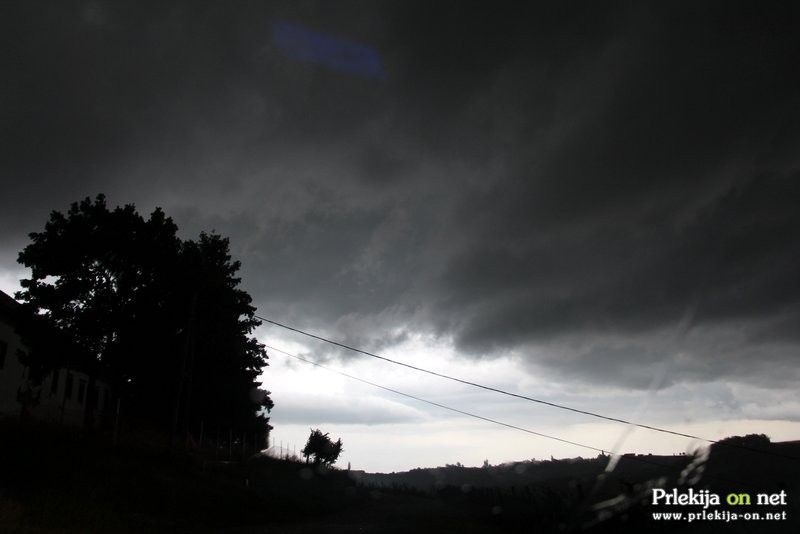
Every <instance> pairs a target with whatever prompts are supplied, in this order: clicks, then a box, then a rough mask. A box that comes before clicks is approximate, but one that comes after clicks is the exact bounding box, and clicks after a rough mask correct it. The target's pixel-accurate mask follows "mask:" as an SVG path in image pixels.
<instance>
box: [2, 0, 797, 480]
mask: <svg viewBox="0 0 800 534" xmlns="http://www.w3.org/2000/svg"><path fill="white" fill-rule="evenodd" d="M233 4H234V5H235V7H233V5H232V3H229V2H217V3H211V2H193V1H186V2H136V3H134V2H61V1H58V2H56V1H53V2H35V1H30V2H21V1H20V2H4V3H3V5H2V7H0V35H2V38H1V39H2V42H3V46H2V50H3V52H2V53H1V54H0V68H1V69H2V80H3V82H2V85H1V86H0V136H2V137H0V177H2V178H1V179H2V185H3V188H2V194H0V247H1V248H0V289H3V290H5V291H7V292H11V291H14V290H15V289H17V287H18V280H19V278H20V277H25V276H27V273H26V272H25V271H24V270H22V269H20V267H19V266H18V265H17V263H16V256H17V254H18V252H19V251H20V250H21V249H22V248H23V247H24V246H25V244H26V243H27V242H28V233H30V232H33V231H40V230H42V229H43V226H44V222H45V221H46V219H47V217H48V214H49V213H50V211H52V210H54V209H55V210H60V211H63V210H66V209H67V208H68V207H69V204H70V203H71V202H74V201H77V200H80V199H82V198H84V197H86V196H95V195H96V194H98V193H104V194H106V195H107V197H108V200H109V203H110V204H112V205H116V204H126V203H134V204H135V205H136V206H137V208H138V209H139V210H140V212H142V213H143V214H148V213H149V212H150V211H151V210H152V209H153V208H155V207H156V206H160V207H162V208H163V209H164V210H165V211H166V213H167V214H168V215H170V216H171V217H172V218H173V219H174V220H175V222H176V224H177V225H178V227H179V228H180V232H181V235H182V236H184V237H194V236H196V235H197V234H198V233H199V232H200V231H201V230H206V231H211V230H216V231H217V232H219V233H221V234H222V235H225V236H229V237H230V238H231V248H232V251H233V253H234V255H235V256H236V258H237V259H240V260H241V261H242V265H243V267H242V278H243V282H242V285H243V287H244V289H245V290H247V291H248V292H250V294H251V295H252V296H253V298H254V303H255V304H256V305H257V307H258V313H259V315H262V316H264V317H269V318H272V319H274V320H277V321H280V322H283V323H286V324H290V325H292V326H295V327H298V328H303V329H307V330H309V331H312V332H315V333H317V334H320V335H324V336H328V337H330V338H331V339H335V340H337V341H340V342H344V343H348V344H351V345H355V346H357V347H360V348H363V349H366V350H371V351H375V352H378V353H380V354H382V355H386V356H389V357H392V358H395V359H398V360H402V361H407V362H411V363H414V364H415V365H420V366H423V367H426V368H430V369H433V370H436V371H438V372H444V373H450V374H455V375H457V376H460V377H465V378H467V379H471V380H475V381H479V382H481V383H485V384H487V385H490V386H493V387H500V388H504V389H508V390H510V391H513V392H516V393H520V394H524V395H528V396H533V397H537V398H542V399H546V400H549V401H553V402H562V403H568V404H570V405H572V406H575V407H577V408H581V409H587V410H592V411H601V412H602V413H604V414H607V415H610V416H614V417H622V418H636V419H637V421H640V422H643V423H648V424H657V425H661V426H665V427H668V428H673V429H677V430H683V431H691V432H692V433H701V432H702V433H703V434H702V435H703V436H704V437H710V438H716V437H721V436H725V435H730V434H733V433H747V432H759V433H760V432H766V433H768V434H770V435H772V436H773V438H777V439H797V438H800V394H798V391H797V383H798V379H799V378H800V366H798V358H800V268H798V266H800V209H798V208H799V207H800V150H798V146H800V145H799V143H800V90H799V89H798V74H797V72H798V68H797V58H798V57H799V55H798V53H800V46H798V45H800V36H798V33H799V32H797V27H798V23H800V17H798V13H797V11H798V7H797V6H796V5H794V4H792V3H775V4H770V5H767V4H764V3H748V4H743V5H741V6H740V5H738V3H735V2H660V3H658V5H652V4H648V3H643V2H630V3H627V4H626V3H618V2H614V3H611V2H569V3H565V2H549V3H542V4H541V5H539V4H537V5H534V4H533V3H531V2H527V3H524V4H523V3H518V2H514V3H502V2H472V3H469V2H408V1H395V2H341V1H324V2H323V1H320V2H283V3H280V4H278V3H271V2H237V3H233ZM258 336H259V339H261V340H262V341H263V342H265V343H267V344H269V345H271V346H275V347H278V348H281V349H283V350H286V351H287V352H291V353H293V354H300V355H305V356H306V357H311V358H314V359H317V360H318V361H320V362H324V363H325V365H327V366H330V367H332V368H334V369H338V370H342V371H344V372H347V373H349V374H354V375H357V376H359V377H362V378H365V379H368V380H371V381H374V382H378V383H380V384H382V385H385V386H387V387H390V388H394V389H400V390H402V391H405V392H408V393H410V394H414V395H418V396H423V397H426V398H429V399H430V400H434V401H436V402H440V403H444V404H447V405H450V406H453V407H455V408H458V409H461V410H467V411H471V412H475V413H477V414H479V415H482V416H486V417H492V418H497V419H501V420H503V421H505V422H508V423H511V424H516V425H519V426H524V427H526V428H530V429H531V430H536V431H540V432H544V433H549V434H553V435H556V436H561V437H565V438H567V439H571V440H575V441H579V442H582V443H586V444H589V445H592V446H597V447H601V448H604V449H610V448H612V447H614V444H615V443H617V442H618V440H619V438H620V436H622V435H623V434H624V432H625V428H624V427H621V426H620V425H612V424H602V422H601V421H600V420H596V419H591V418H587V417H583V416H577V415H576V414H570V413H568V412H563V411H558V410H553V409H551V408H545V407H542V406H540V405H535V404H531V403H520V402H512V401H511V400H510V399H508V398H503V397H498V396H497V395H493V394H488V393H487V392H480V391H477V390H472V389H469V388H467V387H466V386H460V385H457V384H454V383H448V382H443V381H441V380H440V379H435V378H433V377H430V376H425V375H420V374H418V373H414V372H412V371H409V370H403V369H402V368H398V367H396V366H391V365H388V364H385V363H381V362H377V361H369V360H368V359H365V358H364V357H361V356H357V355H355V354H345V353H344V352H342V351H339V350H333V348H332V347H330V346H324V345H322V344H320V343H315V342H312V341H311V340H309V339H304V338H303V337H301V336H298V335H296V334H292V333H290V332H287V331H283V330H281V329H279V328H276V327H267V326H266V325H265V326H264V327H262V328H261V329H259V331H258ZM270 362H271V367H270V368H269V369H268V370H267V373H266V374H265V377H264V380H265V386H266V387H267V388H268V389H270V390H272V391H273V398H274V400H275V404H276V407H275V410H274V412H273V424H274V425H275V427H276V430H275V434H274V435H275V436H276V438H278V439H279V440H284V441H285V442H286V443H294V444H296V448H297V449H298V450H299V449H300V448H301V447H302V445H303V444H304V441H305V437H306V436H307V435H308V428H309V427H320V428H321V429H323V430H324V431H330V432H331V434H332V435H333V436H334V437H338V436H341V437H342V439H343V441H344V443H345V449H346V451H347V452H346V453H345V455H344V456H343V458H344V460H345V461H347V460H349V461H351V462H352V464H353V466H354V467H361V468H366V469H370V470H387V469H388V470H395V469H403V468H410V467H415V466H418V465H437V464H444V463H445V462H448V463H455V462H456V461H461V462H462V463H466V464H469V465H472V464H476V463H480V462H481V461H482V460H483V459H484V458H488V459H489V460H490V461H491V462H493V463H496V462H498V461H504V460H514V459H524V458H531V457H534V456H537V457H547V456H549V455H550V454H552V455H554V456H557V457H558V456H577V455H579V454H582V455H584V456H585V455H593V453H592V451H591V450H580V449H579V448H574V447H568V446H564V445H563V444H560V443H558V442H555V441H552V440H547V439H543V438H535V437H533V436H530V435H526V434H523V433H520V432H515V431H512V430H509V429H503V428H501V427H495V426H492V425H491V424H487V423H485V422H480V421H477V420H471V419H469V418H465V417H463V416H461V415H458V414H455V413H452V412H447V411H444V410H441V409H438V408H435V407H432V406H429V405H425V404H421V403H419V402H416V401H413V400H411V399H407V398H403V397H399V396H397V395H394V394H391V393H389V392H386V391H383V390H379V389H376V388H373V387H370V386H367V385H365V384H363V383H358V382H354V381H352V380H349V379H347V378H344V377H342V376H340V375H336V374H333V373H330V372H326V371H324V370H321V369H317V368H313V367H311V366H308V365H307V364H303V363H302V362H297V361H290V359H288V358H287V357H285V356H283V355H281V354H280V353H277V352H272V351H271V352H270ZM689 446H691V443H689V442H688V441H687V440H685V439H684V440H671V439H670V440H666V439H664V437H663V435H659V434H656V435H650V434H647V433H644V432H642V431H637V432H636V433H635V435H634V436H629V437H628V438H627V441H623V442H622V444H621V445H620V448H621V449H624V450H634V449H637V448H638V449H640V450H655V449H656V448H659V447H660V448H661V450H663V451H666V452H668V451H682V450H685V449H686V448H687V447H689ZM623 452H624V451H623ZM345 457H346V458H345Z"/></svg>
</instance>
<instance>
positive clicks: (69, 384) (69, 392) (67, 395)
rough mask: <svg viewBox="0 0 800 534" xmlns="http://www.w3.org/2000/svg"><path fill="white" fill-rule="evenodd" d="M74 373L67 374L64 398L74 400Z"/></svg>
mask: <svg viewBox="0 0 800 534" xmlns="http://www.w3.org/2000/svg"><path fill="white" fill-rule="evenodd" d="M72 382H73V378H72V373H67V383H66V384H65V386H64V398H65V399H72Z"/></svg>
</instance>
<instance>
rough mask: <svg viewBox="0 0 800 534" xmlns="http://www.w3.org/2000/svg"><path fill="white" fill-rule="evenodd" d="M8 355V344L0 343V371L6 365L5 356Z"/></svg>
mask: <svg viewBox="0 0 800 534" xmlns="http://www.w3.org/2000/svg"><path fill="white" fill-rule="evenodd" d="M7 353H8V343H6V342H5V341H0V369H2V368H3V367H5V365H6V354H7Z"/></svg>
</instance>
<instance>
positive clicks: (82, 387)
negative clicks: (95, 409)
mask: <svg viewBox="0 0 800 534" xmlns="http://www.w3.org/2000/svg"><path fill="white" fill-rule="evenodd" d="M85 397H86V380H84V379H80V380H78V404H83V399H84V398H85Z"/></svg>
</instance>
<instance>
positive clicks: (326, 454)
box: [301, 429, 344, 465]
mask: <svg viewBox="0 0 800 534" xmlns="http://www.w3.org/2000/svg"><path fill="white" fill-rule="evenodd" d="M343 450H344V449H343V448H342V439H341V438H339V439H337V440H336V442H335V443H334V442H333V441H331V439H330V438H329V437H328V434H327V432H326V433H324V434H323V433H322V431H321V430H320V429H316V430H311V435H310V436H308V441H307V442H306V446H305V447H303V450H302V451H301V452H302V453H303V456H305V458H306V463H308V459H309V457H311V456H313V457H314V465H319V464H323V465H331V464H333V463H334V462H336V460H337V459H338V458H339V455H340V454H341V453H342V451H343Z"/></svg>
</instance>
